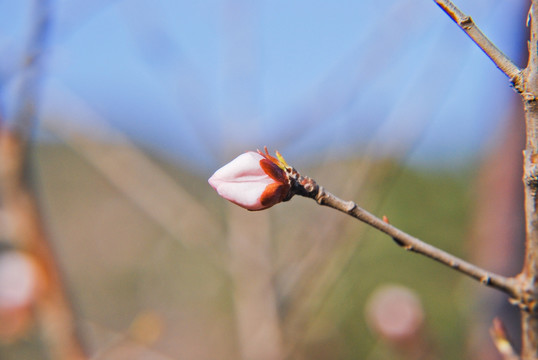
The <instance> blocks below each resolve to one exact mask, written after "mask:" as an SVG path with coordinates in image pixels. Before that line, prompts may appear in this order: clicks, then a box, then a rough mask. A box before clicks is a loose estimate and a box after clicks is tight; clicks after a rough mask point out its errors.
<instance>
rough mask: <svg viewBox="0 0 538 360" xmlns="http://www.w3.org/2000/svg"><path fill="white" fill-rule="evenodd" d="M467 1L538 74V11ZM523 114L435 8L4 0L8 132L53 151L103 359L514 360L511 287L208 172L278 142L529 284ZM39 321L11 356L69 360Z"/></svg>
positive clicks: (45, 192)
mask: <svg viewBox="0 0 538 360" xmlns="http://www.w3.org/2000/svg"><path fill="white" fill-rule="evenodd" d="M458 5H461V9H462V10H463V11H464V12H466V13H467V14H470V15H472V17H473V19H474V20H475V22H476V23H477V24H478V26H479V27H480V28H481V29H482V30H483V31H484V32H485V33H486V34H487V35H488V36H489V37H490V39H491V40H492V41H493V42H494V43H496V44H497V46H498V47H500V48H501V49H502V50H503V51H504V52H505V53H506V54H507V55H508V56H509V57H510V58H511V59H513V61H514V62H515V63H517V64H518V65H519V66H524V65H525V58H526V55H525V52H526V39H527V33H526V28H525V22H526V18H527V11H528V6H529V4H528V2H527V1H521V0H510V1H508V0H495V1H491V0H472V1H465V2H461V4H458ZM520 108H521V106H520V103H519V99H518V98H517V96H516V95H515V93H514V91H513V90H512V89H511V88H510V86H509V81H508V79H507V78H506V77H505V76H504V75H503V74H502V73H501V72H500V71H499V70H498V69H496V68H495V66H494V65H493V64H492V63H491V61H490V60H489V59H488V58H487V57H486V56H484V54H483V53H482V52H481V51H480V50H479V49H478V48H477V47H476V46H475V45H474V44H473V43H472V42H471V41H470V40H469V39H468V38H467V37H466V35H465V34H464V33H463V32H462V31H461V30H460V29H459V28H458V27H457V26H456V25H455V24H454V23H453V22H452V21H451V20H450V19H449V18H448V17H447V16H446V14H444V13H443V12H442V11H441V9H439V8H438V7H437V6H436V5H435V3H434V2H433V1H430V0H423V1H411V0H387V1H383V2H379V1H375V0H364V1H333V2H326V1H318V0H310V1H303V0H297V1H292V2H290V1H282V0H271V1H264V0H257V1H247V0H200V1H166V0H159V1H144V0H129V1H118V0H116V1H113V0H95V1H91V2H89V1H81V0H71V1H67V0H56V1H54V0H47V1H45V0H33V1H31V0H21V1H1V0H0V118H1V119H2V126H3V129H4V132H7V131H11V130H12V129H15V130H18V131H20V132H22V133H23V134H24V136H23V137H22V139H23V140H24V139H25V136H27V137H31V138H32V139H33V140H32V144H31V147H30V154H31V157H30V161H31V166H30V167H29V169H30V170H28V171H27V172H26V174H27V175H26V176H27V178H28V179H30V181H29V183H31V188H32V189H33V192H34V193H35V194H36V202H37V204H38V208H39V210H40V211H39V214H40V219H41V223H42V224H44V229H45V233H46V235H47V241H48V242H49V243H51V244H52V247H53V249H54V253H55V259H56V263H57V266H58V267H59V268H60V269H61V277H62V280H63V284H64V285H65V286H66V288H67V291H68V293H69V299H70V301H71V302H72V304H73V306H74V309H75V314H76V315H75V317H76V323H77V325H78V326H79V328H80V333H81V334H82V335H81V336H82V338H83V339H84V342H85V344H86V347H87V348H88V349H89V353H90V354H91V355H92V359H197V360H204V359H223V360H225V359H249V360H250V359H252V360H258V359H263V360H273V359H329V358H330V359H400V358H401V359H462V358H469V359H471V358H472V359H480V358H483V359H495V358H496V356H497V355H496V353H495V350H493V349H492V344H491V340H490V339H489V335H488V328H489V326H490V325H491V321H492V319H493V317H494V316H496V315H500V316H501V318H502V319H503V321H504V322H505V323H506V325H507V327H508V329H509V332H510V334H511V335H513V337H514V338H516V339H517V336H518V335H517V333H518V319H517V313H515V311H514V309H510V308H509V307H508V305H506V304H507V302H506V298H505V297H504V296H502V295H500V294H497V292H495V291H494V290H490V289H485V288H484V289H483V288H480V286H479V285H478V284H476V283H475V282H473V281H471V280H468V279H465V278H463V277H462V276H461V275H458V274H455V273H454V272H453V271H450V270H449V269H445V268H444V267H442V266H440V265H438V264H436V263H433V262H432V261H431V260H428V259H424V258H421V257H419V256H417V255H413V254H409V253H405V252H403V251H402V250H401V249H400V248H398V247H397V246H395V245H394V243H393V242H392V241H391V240H390V239H387V238H385V237H383V236H382V235H380V234H377V233H376V232H375V231H373V230H370V229H368V228H367V227H365V226H364V225H362V224H360V223H357V222H356V221H353V220H352V219H347V218H346V217H345V216H343V215H341V214H339V213H336V212H335V211H332V210H330V209H325V208H321V207H319V206H317V204H316V203H315V202H313V201H311V200H307V199H297V198H296V199H293V200H292V201H290V202H288V203H283V204H280V205H278V206H276V207H274V208H271V209H269V210H267V211H263V212H254V213H251V212H247V211H245V210H243V209H240V208H237V207H234V206H232V205H231V204H228V203H227V202H226V201H225V200H223V199H221V198H219V197H218V196H217V194H216V193H215V192H214V191H213V189H211V188H210V187H209V185H208V184H207V178H208V177H209V176H210V175H211V174H212V173H213V172H214V171H215V170H216V169H217V168H219V167H220V166H222V165H223V164H225V163H226V162H228V161H230V160H231V159H233V158H234V157H236V156H237V155H239V154H240V153H242V152H244V151H247V150H255V149H256V148H262V147H263V146H265V145H267V146H268V147H269V149H270V150H271V151H273V150H275V149H278V150H279V151H280V152H281V153H282V154H283V155H284V156H285V158H286V160H287V161H288V163H290V164H291V165H293V166H295V167H296V168H297V169H298V170H299V171H300V172H301V173H302V174H304V175H309V176H311V177H313V178H314V179H315V180H316V181H318V183H320V184H322V185H323V186H324V187H325V188H327V189H328V190H329V191H331V192H333V193H335V194H336V195H338V196H340V197H342V198H344V199H353V200H355V201H356V202H358V203H359V204H360V205H361V206H362V207H365V208H366V209H368V210H369V211H371V212H373V213H375V214H376V215H378V216H382V215H387V216H388V218H389V220H390V221H391V223H392V224H394V225H396V226H398V227H400V228H402V229H403V230H405V231H407V232H409V233H411V234H413V235H415V236H417V237H419V238H421V239H424V240H426V241H427V242H429V243H431V244H433V245H435V246H438V247H440V248H442V249H444V250H447V251H449V252H452V253H455V254H456V255H459V256H462V257H463V258H466V259H470V260H472V261H475V262H476V263H477V264H478V265H480V266H483V267H485V268H486V269H488V270H492V271H496V272H499V273H501V274H504V275H514V274H516V273H517V272H518V270H519V268H520V265H519V264H520V263H521V262H520V259H521V249H520V247H521V243H520V242H521V241H522V228H523V225H522V218H521V213H522V205H521V198H522V190H521V189H520V181H521V180H520V179H521V151H522V149H523V147H524V136H523V128H524V124H523V119H522V114H521V109H520ZM21 124H22V125H21ZM7 129H11V130H7ZM4 143H5V140H4ZM0 145H1V144H0ZM0 201H1V202H0V205H1V210H2V212H1V215H2V216H1V218H2V221H1V224H2V227H3V229H2V230H0V235H1V238H2V243H5V246H3V247H5V248H6V249H7V250H3V252H2V253H1V254H5V253H7V252H15V251H14V250H13V249H17V248H18V247H19V244H17V240H16V239H14V238H13V237H12V236H10V235H9V234H10V232H9V231H8V230H9V229H10V227H11V226H12V224H11V222H13V218H14V217H13V216H12V214H11V210H10V207H9V206H7V205H6V204H8V203H9V202H8V201H7V200H6V194H5V193H4V194H2V198H1V199H0ZM6 229H7V230H6ZM3 247H0V250H1V248H3ZM6 259H7V258H6ZM11 259H13V258H11ZM0 260H2V258H1V256H0ZM10 261H12V260H10ZM4 267H5V268H8V266H7V265H5V266H4ZM22 268H24V269H26V268H25V267H24V266H23V267H22ZM24 271H26V270H20V269H19V270H17V271H13V273H16V274H22V273H24ZM2 274H11V273H9V272H8V271H4V272H2V261H0V288H1V286H2V284H3V282H2V276H4V278H6V279H8V280H9V279H12V278H13V275H9V276H8V275H2ZM36 279H37V280H36ZM36 279H34V280H33V281H34V282H35V283H39V278H38V277H36ZM8 280H6V282H4V283H8ZM13 281H14V282H15V283H17V284H21V283H22V282H21V281H19V280H16V281H15V280H13ZM13 281H12V282H13ZM4 286H7V285H4ZM29 287H30V286H29ZM35 294H37V295H35V296H36V297H38V296H39V292H35ZM5 298H8V297H7V295H5ZM1 300H2V291H1V289H0V307H1V305H2V301H1ZM29 301H35V299H34V300H29ZM6 311H7V310H6ZM10 311H11V310H10ZM6 313H8V312H6ZM21 314H22V313H21V312H17V313H14V314H11V313H9V316H11V317H10V319H18V320H17V321H10V322H7V321H4V326H3V328H2V326H0V341H1V343H2V346H0V358H2V359H4V358H5V359H29V358H31V359H47V358H50V355H47V348H48V347H49V345H50V344H48V341H49V340H47V336H44V335H43V333H44V332H45V333H46V332H47V331H53V330H50V329H48V328H47V326H45V328H46V329H45V331H43V323H42V322H41V325H40V326H37V325H36V323H35V322H34V321H33V320H32V316H34V317H35V316H40V315H39V314H40V312H39V311H38V312H37V313H36V314H37V315H36V314H34V315H31V316H29V315H28V314H27V313H24V315H21ZM0 316H2V309H0ZM22 316H24V319H25V320H24V321H23V320H20V319H22ZM19 320H20V321H19ZM21 323H24V324H25V325H24V326H22V325H20V324H21ZM13 324H18V325H13ZM40 329H41V330H40ZM516 343H517V342H516Z"/></svg>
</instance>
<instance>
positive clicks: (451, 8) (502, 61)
mask: <svg viewBox="0 0 538 360" xmlns="http://www.w3.org/2000/svg"><path fill="white" fill-rule="evenodd" d="M434 1H435V3H436V4H437V5H439V7H440V8H441V9H443V11H444V12H445V13H446V14H447V15H448V16H450V18H451V19H452V20H454V22H455V23H456V24H458V26H459V27H460V28H461V29H462V30H463V31H465V33H466V34H467V35H468V36H469V37H470V38H471V39H472V40H473V41H474V42H475V44H476V45H478V47H479V48H480V49H482V51H484V53H485V54H486V55H487V56H488V57H489V58H490V59H491V60H492V61H493V62H494V63H495V65H496V66H497V67H498V68H499V69H500V70H501V71H502V72H503V73H504V74H505V75H506V76H508V77H509V78H510V80H511V81H512V84H513V86H514V88H515V89H516V90H518V91H519V92H521V90H520V89H521V85H522V79H521V69H520V68H519V67H518V66H517V65H516V64H514V63H513V62H512V60H510V58H508V56H506V55H505V54H504V53H503V52H502V51H501V50H499V48H497V46H495V44H493V43H492V42H491V40H489V39H488V37H487V36H486V35H485V34H484V33H483V32H482V30H480V29H479V28H478V26H476V24H475V22H474V20H473V19H472V18H471V17H470V16H468V15H466V14H464V13H463V12H462V11H461V10H460V9H459V8H458V7H457V6H456V5H454V3H453V2H452V1H450V0H434Z"/></svg>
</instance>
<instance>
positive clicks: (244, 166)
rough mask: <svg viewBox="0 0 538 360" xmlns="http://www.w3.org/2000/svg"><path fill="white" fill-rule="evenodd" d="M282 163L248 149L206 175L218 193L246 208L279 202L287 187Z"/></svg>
mask: <svg viewBox="0 0 538 360" xmlns="http://www.w3.org/2000/svg"><path fill="white" fill-rule="evenodd" d="M284 167H285V164H283V163H282V162H281V161H279V160H278V159H275V158H274V157H272V156H270V155H269V154H268V153H267V149H265V154H263V153H261V152H259V151H258V153H255V152H252V151H249V152H247V153H244V154H242V155H239V156H238V157H237V158H235V159H234V160H232V161H231V162H229V163H228V164H226V165H224V166H223V167H221V168H220V169H218V170H217V171H216V172H215V173H214V174H213V176H211V177H210V178H209V184H210V185H211V186H212V187H213V188H214V189H215V190H216V191H217V193H218V194H219V195H220V196H222V197H223V198H225V199H226V200H229V201H231V202H233V203H234V204H237V205H239V206H241V207H243V208H245V209H247V210H263V209H267V208H270V207H271V206H273V205H275V204H278V203H279V202H281V201H282V200H284V198H285V197H286V195H288V192H289V190H290V182H289V179H288V176H287V175H286V172H285V171H284V169H283V168H284Z"/></svg>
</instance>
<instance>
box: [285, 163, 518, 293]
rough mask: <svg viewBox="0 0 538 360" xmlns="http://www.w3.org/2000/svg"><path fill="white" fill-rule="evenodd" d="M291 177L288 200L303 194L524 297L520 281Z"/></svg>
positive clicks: (410, 248) (311, 182)
mask: <svg viewBox="0 0 538 360" xmlns="http://www.w3.org/2000/svg"><path fill="white" fill-rule="evenodd" d="M286 171H287V172H288V176H289V178H290V179H291V183H292V189H291V191H290V194H289V196H288V197H287V199H286V200H288V199H290V198H291V197H292V196H293V195H301V196H305V197H309V198H311V199H314V200H316V201H317V202H318V203H319V204H320V205H324V206H328V207H331V208H333V209H336V210H339V211H341V212H343V213H345V214H348V215H350V216H352V217H354V218H355V219H357V220H360V221H362V222H364V223H366V224H368V225H370V226H372V227H374V228H375V229H377V230H379V231H381V232H384V233H385V234H387V235H389V236H390V237H392V239H393V240H394V241H395V242H396V244H398V245H399V246H401V247H403V248H404V249H406V250H408V251H412V252H415V253H417V254H421V255H424V256H427V257H429V258H431V259H433V260H436V261H438V262H440V263H441V264H444V265H446V266H449V267H450V268H452V269H455V270H457V271H459V272H461V273H463V274H465V275H467V276H469V277H471V278H473V279H475V280H478V281H480V282H481V283H482V284H484V285H487V286H490V287H493V288H496V289H498V290H501V291H503V292H505V293H507V294H508V295H510V296H511V297H513V298H515V299H519V298H521V295H520V290H519V287H518V283H517V280H516V279H515V278H508V277H504V276H502V275H498V274H495V273H492V272H489V271H486V270H484V269H482V268H480V267H478V266H476V265H474V264H471V263H469V262H467V261H465V260H462V259H460V258H458V257H457V256H454V255H452V254H449V253H447V252H445V251H443V250H441V249H438V248H436V247H435V246H432V245H430V244H427V243H425V242H423V241H421V240H419V239H417V238H415V237H414V236H411V235H409V234H407V233H405V232H403V231H402V230H400V229H398V228H396V227H394V226H392V225H391V224H389V223H388V219H387V218H386V217H385V218H384V219H383V220H382V219H380V218H378V217H376V216H374V215H373V214H371V213H369V212H368V211H366V210H364V209H362V208H361V207H359V206H358V205H357V204H356V203H354V202H353V201H345V200H342V199H340V198H338V197H336V196H335V195H333V194H331V193H330V192H328V191H326V190H325V189H324V188H323V187H322V186H319V185H318V184H317V183H316V182H315V181H314V180H312V179H310V178H308V177H303V176H301V175H300V174H299V173H298V172H297V171H296V170H295V169H293V168H291V167H290V168H287V169H286Z"/></svg>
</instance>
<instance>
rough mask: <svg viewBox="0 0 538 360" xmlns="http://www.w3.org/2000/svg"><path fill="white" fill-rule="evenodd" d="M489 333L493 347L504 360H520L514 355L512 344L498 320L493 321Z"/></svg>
mask: <svg viewBox="0 0 538 360" xmlns="http://www.w3.org/2000/svg"><path fill="white" fill-rule="evenodd" d="M489 333H490V335H491V338H492V339H493V343H494V344H495V347H496V348H497V350H498V351H499V353H500V354H501V356H502V358H503V359H504V360H520V357H519V356H518V355H517V354H516V352H515V350H514V347H513V346H512V343H511V342H510V340H509V339H508V335H507V334H506V329H505V328H504V325H503V323H502V321H501V320H500V319H499V318H495V319H493V325H492V326H491V328H490V329H489Z"/></svg>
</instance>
